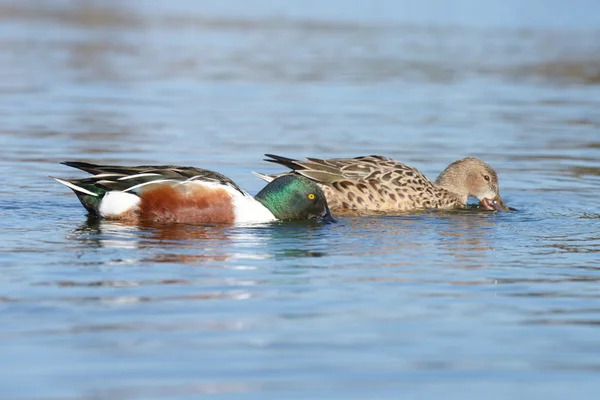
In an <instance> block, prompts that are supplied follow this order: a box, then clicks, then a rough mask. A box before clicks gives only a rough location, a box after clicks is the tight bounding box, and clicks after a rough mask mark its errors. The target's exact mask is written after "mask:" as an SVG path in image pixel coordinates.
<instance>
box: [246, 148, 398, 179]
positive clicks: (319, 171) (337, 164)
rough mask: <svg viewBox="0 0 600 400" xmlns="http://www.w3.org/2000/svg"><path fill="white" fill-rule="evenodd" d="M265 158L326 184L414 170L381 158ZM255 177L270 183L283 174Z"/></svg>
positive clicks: (271, 155)
mask: <svg viewBox="0 0 600 400" xmlns="http://www.w3.org/2000/svg"><path fill="white" fill-rule="evenodd" d="M265 156H267V157H269V158H266V159H265V161H268V162H272V163H275V164H280V165H283V166H285V167H287V168H290V169H291V170H292V171H293V172H296V173H298V174H300V175H304V176H306V177H307V178H309V179H312V180H314V181H316V182H319V183H323V184H332V183H333V182H337V181H342V180H346V181H358V180H363V179H367V178H369V177H370V176H372V175H373V174H380V173H386V172H393V171H395V170H404V169H407V168H410V167H408V166H406V165H405V164H402V163H400V162H398V161H394V160H392V159H390V158H387V157H384V156H377V155H373V156H360V157H355V158H329V159H319V158H312V157H307V158H306V160H302V161H300V160H295V159H292V158H287V157H282V156H277V155H274V154H265ZM255 174H256V175H257V176H258V177H260V178H261V179H264V180H266V181H267V182H270V180H273V179H275V178H276V177H278V176H281V175H282V174H279V175H265V174H259V173H255Z"/></svg>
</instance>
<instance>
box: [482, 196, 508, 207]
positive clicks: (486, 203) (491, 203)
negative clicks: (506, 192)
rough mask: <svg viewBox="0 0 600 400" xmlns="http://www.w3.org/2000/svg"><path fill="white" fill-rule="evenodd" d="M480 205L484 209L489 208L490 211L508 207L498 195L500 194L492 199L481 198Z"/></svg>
mask: <svg viewBox="0 0 600 400" xmlns="http://www.w3.org/2000/svg"><path fill="white" fill-rule="evenodd" d="M481 207H482V208H484V209H486V210H490V211H509V210H510V208H508V207H507V206H506V203H504V200H502V197H500V195H498V196H496V197H495V198H493V199H491V200H490V199H483V200H481Z"/></svg>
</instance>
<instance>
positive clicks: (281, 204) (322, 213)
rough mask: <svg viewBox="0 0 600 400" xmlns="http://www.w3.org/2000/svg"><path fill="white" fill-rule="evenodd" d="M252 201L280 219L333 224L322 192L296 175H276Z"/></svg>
mask: <svg viewBox="0 0 600 400" xmlns="http://www.w3.org/2000/svg"><path fill="white" fill-rule="evenodd" d="M254 198H255V199H256V200H258V201H259V202H261V203H262V205H264V206H265V207H267V208H268V209H269V211H271V212H272V213H273V215H274V216H275V217H276V218H277V219H280V220H298V219H320V220H322V221H335V220H334V219H333V218H332V217H331V214H330V212H329V207H328V206H327V199H326V198H325V194H324V193H323V191H322V190H321V189H320V188H319V187H318V186H317V184H316V183H315V182H313V181H311V180H310V179H308V178H305V177H303V176H300V175H283V176H280V177H279V178H276V179H274V180H273V181H272V182H271V183H269V184H268V185H267V186H265V187H264V188H263V190H261V191H260V192H259V193H258V194H257V195H256V196H255V197H254Z"/></svg>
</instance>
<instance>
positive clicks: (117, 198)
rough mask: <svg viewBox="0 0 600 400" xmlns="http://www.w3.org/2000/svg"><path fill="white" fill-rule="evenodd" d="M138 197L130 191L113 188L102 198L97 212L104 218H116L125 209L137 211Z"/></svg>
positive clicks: (125, 210)
mask: <svg viewBox="0 0 600 400" xmlns="http://www.w3.org/2000/svg"><path fill="white" fill-rule="evenodd" d="M139 206H140V198H139V197H138V196H136V195H135V194H132V193H125V192H120V191H117V190H114V191H112V192H108V193H106V194H105V195H104V197H103V198H102V201H101V202H100V206H99V207H98V212H99V213H100V215H101V216H102V217H104V218H117V217H119V216H120V215H121V214H123V213H125V212H127V211H137V209H138V208H139Z"/></svg>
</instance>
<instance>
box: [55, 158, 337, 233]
mask: <svg viewBox="0 0 600 400" xmlns="http://www.w3.org/2000/svg"><path fill="white" fill-rule="evenodd" d="M61 164H64V165H66V166H68V167H73V168H77V169H80V170H82V171H85V172H87V173H89V174H92V176H90V177H87V178H82V179H63V178H57V177H52V176H51V177H50V178H52V179H54V180H56V181H57V182H59V183H62V184H63V185H65V186H67V187H69V188H70V189H71V190H73V192H74V193H75V194H76V195H77V198H78V199H79V201H80V202H81V204H82V205H83V207H85V209H86V210H87V211H88V213H89V214H90V215H92V216H97V217H101V218H104V219H109V220H121V221H153V222H163V223H199V224H204V223H211V224H220V223H225V224H230V223H265V222H271V221H276V220H320V221H323V222H334V221H335V220H334V219H333V217H332V216H331V213H330V211H329V207H328V204H327V200H326V197H325V194H324V193H323V191H322V190H321V189H320V188H319V186H318V184H317V183H315V182H314V181H311V180H310V179H308V178H306V177H303V176H301V175H286V176H282V177H279V178H275V179H272V180H271V181H270V182H269V184H267V186H265V187H264V188H263V189H262V190H261V191H260V192H259V193H258V194H257V195H256V196H254V197H253V196H251V195H250V194H248V193H247V192H245V191H244V190H242V189H241V188H240V187H239V186H238V185H237V184H236V183H235V182H233V181H232V180H231V179H229V178H228V177H226V176H225V175H222V174H220V173H218V172H214V171H210V170H206V169H201V168H194V167H180V166H173V165H163V166H152V165H147V166H134V167H129V166H118V165H96V164H91V163H87V162H79V161H65V162H62V163H61Z"/></svg>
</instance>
